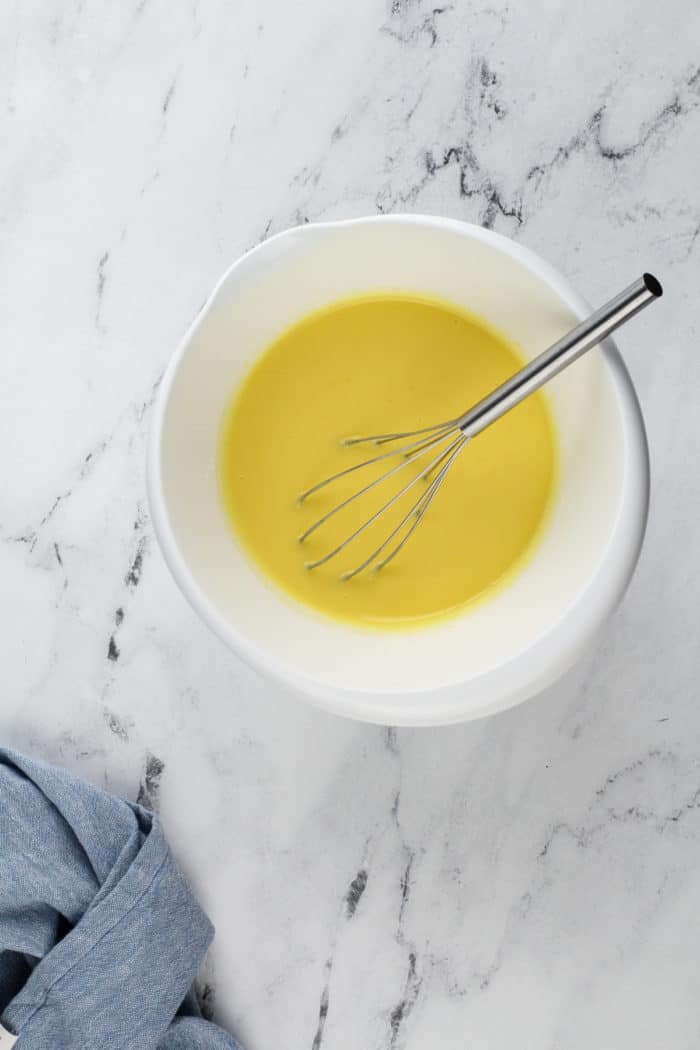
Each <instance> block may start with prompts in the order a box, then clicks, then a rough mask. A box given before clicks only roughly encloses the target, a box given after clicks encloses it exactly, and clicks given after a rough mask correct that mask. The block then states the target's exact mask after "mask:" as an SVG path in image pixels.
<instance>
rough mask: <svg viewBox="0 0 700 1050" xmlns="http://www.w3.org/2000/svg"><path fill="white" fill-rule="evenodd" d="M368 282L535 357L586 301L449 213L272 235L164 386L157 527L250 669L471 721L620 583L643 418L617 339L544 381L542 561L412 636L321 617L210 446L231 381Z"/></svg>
mask: <svg viewBox="0 0 700 1050" xmlns="http://www.w3.org/2000/svg"><path fill="white" fill-rule="evenodd" d="M373 290H382V291H387V290H401V291H411V290H412V291H415V292H419V293H428V294H434V295H436V296H439V297H441V298H444V299H449V300H452V301H453V302H455V303H457V304H460V305H462V306H465V307H467V308H469V309H470V310H473V311H475V312H476V313H478V314H481V315H482V316H483V317H485V318H486V319H487V320H489V321H491V322H492V323H493V324H494V325H495V326H496V327H497V328H499V329H501V330H502V331H503V332H505V333H506V335H508V336H509V337H510V338H511V339H513V340H514V341H515V342H516V343H518V344H519V345H520V347H521V348H522V350H523V353H524V355H525V356H526V357H528V358H531V357H534V356H535V355H536V354H537V353H539V352H540V351H541V350H542V349H544V348H545V347H546V346H548V345H549V344H550V343H552V342H553V341H554V340H555V339H557V338H559V337H560V336H561V335H562V334H563V333H564V332H565V331H567V330H568V329H569V328H570V327H571V326H572V325H573V324H574V323H575V322H576V320H577V319H580V318H583V317H584V316H585V315H586V314H587V313H588V312H589V307H588V304H587V303H586V302H585V301H584V300H583V299H581V297H580V296H578V295H577V294H576V292H575V291H574V290H573V289H572V288H571V287H570V285H569V284H568V283H567V281H566V280H565V279H564V278H563V277H562V276H561V275H560V274H559V273H557V272H556V270H554V269H553V268H552V267H551V266H549V265H547V263H545V262H543V261H542V260H541V259H539V258H538V257H537V256H536V255H534V254H533V253H532V252H530V251H527V250H526V249H525V248H522V247H521V246H520V245H517V244H515V243H513V242H512V241H510V240H508V239H507V238H505V237H501V236H499V235H498V234H495V233H492V232H490V231H488V230H483V229H481V228H480V227H476V226H470V225H467V224H465V223H461V222H456V221H452V220H449V219H440V218H432V217H428V216H406V215H397V216H386V217H384V216H382V217H374V218H366V219H356V220H353V221H350V222H335V223H324V224H321V225H311V226H303V227H299V228H296V229H292V230H288V231H287V232H285V233H282V234H279V235H278V236H276V237H272V238H271V239H270V240H268V241H265V242H264V243H263V244H261V245H259V246H258V247H257V248H254V249H253V250H252V251H250V252H248V253H247V254H246V255H244V256H243V257H242V258H241V259H239V260H238V262H236V263H234V265H233V266H232V267H231V268H230V269H229V270H228V271H227V273H226V274H225V275H224V277H223V278H222V279H221V281H220V282H219V284H218V285H217V287H216V288H215V289H214V291H213V293H212V295H211V297H210V299H209V301H208V302H207V304H206V306H205V307H204V308H203V310H202V311H201V313H200V315H199V317H198V318H197V320H196V321H195V323H194V324H193V325H192V327H191V329H190V331H189V332H188V333H187V335H186V336H185V338H184V339H183V341H182V343H181V344H180V346H179V347H178V349H177V351H176V352H175V355H174V357H173V359H172V361H171V363H170V365H169V367H168V370H167V372H166V374H165V376H164V379H163V382H162V383H161V386H160V390H159V392H158V398H157V402H156V405H155V413H154V420H153V431H152V439H151V445H150V451H149V471H148V476H149V490H150V502H151V512H152V516H153V523H154V526H155V530H156V534H157V536H158V540H159V542H160V545H161V548H162V550H163V554H164V556H165V558H166V561H167V563H168V565H169V566H170V569H171V571H172V573H173V576H174V577H175V579H176V581H177V582H178V584H179V585H180V587H181V588H182V590H183V592H184V593H185V595H186V596H187V598H188V599H189V601H190V602H191V603H192V605H193V606H194V608H195V609H196V610H197V612H198V613H199V614H200V616H202V618H203V619H204V620H205V621H206V623H208V624H209V626H210V627H211V628H212V629H213V630H214V631H216V633H217V634H218V635H219V636H220V637H221V638H222V639H223V640H224V641H225V642H226V643H227V645H229V646H230V647H231V648H232V649H233V650H234V651H235V652H236V653H238V655H239V656H241V657H242V658H243V659H244V660H246V661H248V662H249V663H251V664H252V665H254V666H255V667H257V668H259V669H260V670H262V671H264V672H265V673H267V674H269V675H272V676H274V677H275V678H277V679H281V680H282V681H284V682H286V683H287V684H288V685H290V686H292V687H293V688H294V689H295V690H296V691H297V692H298V693H300V694H301V695H303V696H304V697H306V698H307V699H309V700H312V701H313V702H315V703H317V704H319V705H321V706H322V707H325V708H327V709H328V710H330V711H334V712H336V713H337V714H341V715H346V716H349V717H353V718H359V719H363V720H366V721H371V722H380V723H385V724H391V725H431V724H439V723H449V722H460V721H465V720H467V719H471V718H476V717H479V716H481V715H486V714H490V713H492V712H494V711H498V710H500V709H502V708H506V707H508V706H510V705H512V704H516V703H518V702H519V701H521V700H524V699H526V698H527V697H529V696H532V695H533V694H534V693H537V692H538V691H539V690H541V689H542V688H544V686H546V685H548V684H549V683H551V682H552V681H553V680H554V679H555V678H557V676H559V675H560V674H561V673H562V672H563V671H564V670H566V668H568V667H569V666H570V664H571V663H573V661H574V660H575V659H576V658H577V657H578V656H579V655H580V654H581V653H582V652H583V650H584V649H585V648H586V647H587V646H588V645H589V644H590V643H591V641H592V639H593V637H594V635H595V634H596V632H597V631H598V629H599V628H600V626H601V625H602V623H603V622H604V621H605V619H606V617H608V616H609V614H610V613H611V611H612V610H613V609H614V607H615V605H616V604H617V602H618V601H619V599H620V598H621V596H622V594H623V592H624V590H625V588H626V586H627V583H628V582H629V579H630V577H631V575H632V572H633V569H634V566H635V563H636V561H637V557H638V555H639V550H640V547H641V543H642V537H643V534H644V527H645V523H646V516H647V504H648V488H649V466H648V456H647V446H646V439H645V434H644V426H643V422H642V417H641V414H640V410H639V405H638V403H637V399H636V397H635V393H634V390H633V388H632V384H631V382H630V378H629V375H628V374H627V371H626V369H625V366H624V364H623V362H622V360H621V358H620V356H619V354H618V351H617V350H616V348H615V346H614V344H613V343H612V341H611V340H609V339H608V340H607V341H606V343H605V345H604V346H603V348H602V350H594V351H592V352H591V353H590V354H587V355H586V356H585V357H583V358H581V360H580V361H578V362H577V363H576V364H575V365H574V366H573V367H572V368H570V369H568V370H567V371H566V372H564V373H563V374H562V375H561V376H559V377H558V378H556V379H555V380H554V381H553V382H552V383H551V384H549V387H548V391H549V397H550V399H551V405H552V408H553V412H554V415H555V418H556V424H557V428H558V431H559V443H560V453H561V480H560V485H559V489H558V492H557V496H556V504H555V506H554V509H553V511H552V513H551V515H550V518H549V523H548V526H547V528H546V530H545V532H544V534H543V536H542V538H541V540H540V542H539V545H538V547H537V550H536V552H535V554H534V556H533V557H532V558H531V559H530V560H529V562H528V563H527V565H526V567H525V568H524V570H523V571H522V572H521V573H520V575H518V576H517V577H516V578H515V579H514V580H513V582H512V583H511V584H510V585H509V586H508V587H507V588H504V589H502V590H500V591H498V592H497V593H496V595H495V596H494V597H493V598H492V599H490V600H489V601H487V602H482V603H480V604H477V605H476V606H475V607H474V609H473V610H469V609H468V610H467V611H465V613H463V614H461V615H459V616H456V617H455V618H453V619H451V620H447V621H445V622H442V623H438V624H436V625H434V626H430V627H423V628H420V629H417V630H411V631H398V632H394V633H392V632H373V631H371V630H362V629H355V628H352V627H350V626H348V625H345V624H342V623H336V622H334V621H332V620H330V619H325V618H323V617H320V616H319V615H317V614H315V613H314V612H312V611H310V610H307V609H305V608H304V607H303V606H301V605H297V604H296V603H295V602H293V601H292V600H291V599H289V598H287V597H286V596H284V595H283V594H281V593H280V592H279V591H278V590H277V589H276V587H275V586H274V585H272V584H271V583H269V582H268V581H266V580H265V579H264V578H263V577H262V576H261V575H260V574H259V572H258V571H257V569H255V568H253V567H252V566H251V564H250V562H249V561H248V559H247V557H246V555H245V553H244V552H243V551H242V550H241V548H240V546H239V544H238V542H237V540H236V537H235V536H234V535H233V534H232V530H231V527H230V525H229V522H228V521H227V519H226V517H225V514H224V510H223V507H222V502H221V499H220V495H219V492H218V488H217V478H216V469H215V460H216V454H217V443H218V439H219V432H220V427H221V421H222V415H223V413H224V411H225V409H226V408H227V406H228V405H229V403H230V401H231V398H232V395H233V394H234V392H235V390H236V388H237V387H238V386H239V384H240V383H241V381H242V379H243V378H244V376H245V374H246V372H247V370H248V369H249V368H250V366H251V364H252V363H253V362H254V361H255V360H256V358H257V357H258V356H259V355H260V354H261V353H262V352H263V351H264V350H265V348H266V347H267V346H268V345H269V343H270V342H271V341H272V340H273V339H274V338H275V337H276V336H277V335H279V334H280V333H281V332H282V331H283V330H284V329H285V328H287V327H288V326H289V325H290V324H291V323H292V322H293V321H295V320H297V319H298V318H300V317H302V316H303V315H304V314H307V313H308V312H309V311H312V310H315V309H316V308H318V307H320V306H321V305H323V304H325V303H328V302H331V301H333V300H335V299H339V298H342V297H345V296H350V295H356V294H360V293H363V292H368V291H373ZM612 291H615V289H611V292H612ZM260 411H261V412H264V411H265V406H264V405H261V406H260ZM299 411H300V412H313V405H300V406H299ZM408 422H410V421H408ZM379 423H381V420H380V421H379ZM271 425H273V424H272V422H271ZM330 436H331V437H332V435H330ZM280 440H284V435H280ZM467 454H468V453H467Z"/></svg>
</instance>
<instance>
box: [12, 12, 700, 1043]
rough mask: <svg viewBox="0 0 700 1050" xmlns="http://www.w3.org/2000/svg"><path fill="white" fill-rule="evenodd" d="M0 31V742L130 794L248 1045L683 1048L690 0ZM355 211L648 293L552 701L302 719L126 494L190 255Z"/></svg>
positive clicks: (205, 274) (690, 458) (696, 164)
mask: <svg viewBox="0 0 700 1050" xmlns="http://www.w3.org/2000/svg"><path fill="white" fill-rule="evenodd" d="M0 25H1V28H2V31H1V32H0V76H1V77H2V85H1V89H0V91H1V94H0V99H1V126H0V139H1V141H2V143H3V149H2V180H1V186H0V193H1V196H0V222H1V224H2V225H1V227H0V234H1V236H0V256H1V261H0V289H1V291H0V324H1V330H0V352H1V354H2V383H1V384H0V480H1V483H2V496H1V512H0V639H1V643H0V645H1V649H0V660H1V664H0V671H1V673H2V678H1V693H0V734H1V737H2V739H3V740H4V741H5V742H6V743H10V744H13V745H15V746H18V747H20V748H22V749H24V750H26V751H28V752H30V753H31V754H34V755H40V756H45V757H48V758H50V759H52V760H54V761H57V762H59V763H62V764H63V765H65V766H67V767H69V768H71V769H73V770H76V771H78V772H80V773H81V774H83V775H85V776H87V777H89V778H90V779H92V780H93V781H94V782H96V783H98V784H101V785H104V786H106V787H107V788H109V789H111V790H113V791H116V792H120V793H124V794H125V795H127V796H129V797H132V798H135V797H136V796H137V794H138V793H139V789H140V786H141V797H142V798H144V797H145V799H146V800H147V801H148V800H150V801H151V802H153V803H154V804H156V805H158V806H159V808H160V811H161V813H162V816H163V820H164V822H165V825H166V828H167V831H168V834H169V836H170V839H171V841H172V844H173V847H174V849H175V851H176V853H177V854H178V856H179V857H180V859H181V861H182V863H183V865H184V867H185V868H186V870H187V871H188V873H189V874H190V876H191V878H192V880H193V882H194V884H195V886H196V888H197V890H198V892H199V894H200V895H201V897H202V899H203V901H204V903H205V904H206V906H207V908H208V910H209V911H210V913H211V915H212V917H213V919H214V921H215V923H216V925H217V929H218V935H217V940H216V945H215V948H214V950H213V952H212V956H211V959H210V962H209V964H208V969H207V973H206V975H205V978H204V979H205V981H206V982H208V985H209V987H208V988H207V1000H208V1003H209V1005H211V1004H212V1002H213V1004H214V1009H215V1013H216V1015H217V1017H218V1018H219V1019H220V1020H222V1021H223V1022H225V1023H226V1024H228V1025H229V1026H230V1027H231V1030H232V1031H233V1032H234V1033H235V1034H236V1035H237V1036H238V1037H239V1038H240V1039H241V1040H242V1041H243V1042H244V1043H245V1045H246V1047H247V1050H263V1048H267V1047H270V1046H285V1047H286V1048H289V1050H297V1048H300V1050H301V1048H304V1050H319V1048H321V1047H322V1048H324V1050H345V1048H348V1050H349V1048H353V1050H355V1048H359V1047H361V1048H363V1050H364V1048H368V1050H372V1048H395V1050H401V1048H406V1050H432V1048H436V1047H440V1050H453V1048H454V1050H458V1048H459V1050H461V1048H463V1047H464V1046H474V1047H489V1048H497V1050H501V1048H503V1050H505V1048H510V1047H512V1046H516V1045H517V1046H518V1047H519V1048H520V1050H530V1048H532V1050H559V1048H562V1050H563V1048H566V1050H583V1048H588V1047H594V1048H596V1050H606V1048H608V1047H609V1048H613V1047H615V1048H617V1047H621V1046H625V1047H634V1048H635V1050H646V1048H657V1047H658V1048H662V1047H663V1048H666V1047H673V1050H684V1048H691V1047H693V1048H696V1047H697V1046H698V1045H700V1007H699V1006H698V1001H699V995H698V993H699V992H700V969H699V967H698V951H699V948H700V908H699V907H698V905H699V902H700V742H699V740H698V733H699V731H700V707H699V705H698V669H699V663H700V658H699V656H700V654H699V648H700V646H699V638H698V634H699V632H698V621H699V619H700V618H699V615H698V598H699V597H700V548H699V546H698V521H699V520H700V496H699V487H698V462H700V411H698V398H699V395H700V352H699V349H698V321H697V305H696V303H697V289H698V277H699V276H700V274H699V271H698V259H699V258H700V188H699V182H698V171H699V170H700V58H698V41H699V40H700V13H699V9H698V8H697V5H696V4H694V3H691V2H689V0H671V2H669V3H667V4H665V5H659V4H657V3H652V2H649V0H643V2H638V3H634V4H633V3H631V2H614V3H611V2H610V0H608V2H606V3H603V2H597V0H595V2H591V3H588V4H579V5H576V4H569V3H564V2H563V0H561V2H559V3H556V2H554V0H537V2H536V3H534V2H529V3H527V4H526V3H518V4H516V3H513V2H512V0H511V3H510V4H504V3H501V2H500V0H495V2H492V3H490V4H489V5H488V6H480V5H477V4H474V3H471V2H466V0H455V2H453V3H449V2H447V3H445V4H443V5H442V6H440V7H434V6H433V3H432V2H431V3H423V2H419V0H413V2H411V0H394V2H393V3H390V2H387V3H382V2H376V0H375V2H370V0H357V2H355V3H353V4H349V5H348V4H343V5H340V4H328V3H324V2H322V0H305V2H304V3H303V4H290V3H286V2H284V0H260V2H258V3H254V4H253V3H243V0H238V2H236V3H224V2H223V0H221V2H215V0H201V2H197V0H192V2H190V3H177V4H175V3H167V2H166V0H138V2H136V0H130V2H125V3H120V4H109V3H107V2H105V0H101V2H98V0H79V2H78V0H74V2H65V3H63V4H59V5H55V4H50V3H47V2H41V3H40V2H36V0H31V2H30V0H16V2H14V3H13V2H8V3H6V4H4V5H3V9H2V14H1V15H0ZM378 210H381V211H391V210H408V211H423V212H436V213H440V214H445V215H452V216H455V217H457V218H465V219H469V220H471V221H476V222H482V223H485V224H487V225H489V226H492V227H493V228H494V229H496V230H499V231H501V232H503V233H506V234H509V235H510V236H513V237H515V238H516V239H518V240H519V241H521V242H522V243H524V244H527V245H529V246H530V247H532V248H534V249H535V250H537V251H539V252H540V253H541V254H542V255H544V256H545V257H547V258H548V259H550V260H551V261H552V262H553V263H555V264H556V265H558V266H560V267H561V269H562V270H563V271H564V272H565V273H566V274H567V275H568V276H569V277H570V278H571V279H572V280H573V282H574V283H575V284H576V285H577V287H578V288H579V290H580V291H581V292H582V293H583V294H584V295H586V296H587V297H588V298H589V299H590V300H591V301H593V302H599V301H602V300H603V298H604V297H606V296H607V295H609V294H610V293H612V292H614V291H617V289H618V288H619V287H620V286H622V285H623V284H624V283H626V282H627V281H628V280H631V279H632V278H634V277H635V276H637V274H638V272H639V271H641V270H642V269H650V270H652V271H654V272H658V275H659V276H660V277H661V278H662V280H663V281H664V283H665V286H666V293H667V294H666V297H665V299H664V300H663V303H662V304H661V305H659V306H658V307H655V308H654V310H652V311H649V313H648V314H645V316H644V320H643V321H641V320H640V321H638V322H637V323H636V324H635V326H634V327H630V329H629V330H627V331H625V332H624V333H622V334H621V335H620V337H619V340H618V342H619V345H620V347H621V349H622V350H623V352H624V353H625V354H626V356H627V360H628V362H629V366H630V369H631V371H632V374H633V377H634V379H635V381H636V383H637V386H638V390H639V394H640V398H641V401H642V404H643V407H644V411H645V415H646V419H647V423H648V429H649V438H650V445H651V454H652V469H653V491H652V507H651V517H650V522H649V530H648V535H647V541H646V546H645V550H644V554H643V556H642V560H641V563H640V567H639V570H638V573H637V575H636V577H635V580H634V582H633V585H632V587H631V589H630V592H629V594H628V596H627V598H626V599H625V601H624V603H623V605H622V607H621V608H620V610H619V612H618V613H617V615H616V616H615V618H614V619H613V621H612V622H611V623H610V625H609V628H608V630H607V632H606V634H605V637H604V638H603V639H602V641H601V644H600V645H599V646H598V648H597V650H596V651H595V653H593V654H592V655H591V656H590V658H588V659H587V660H586V661H585V662H583V663H582V664H580V665H579V666H578V667H577V668H576V669H575V670H574V671H573V672H572V673H570V674H569V675H568V676H567V677H566V678H565V679H564V680H563V681H561V682H560V683H559V684H558V685H557V686H556V687H554V688H552V689H551V690H549V691H548V693H547V694H545V695H544V696H542V697H540V698H538V699H536V700H534V701H532V702H531V703H529V704H527V705H525V706H524V707H521V708H518V709H516V710H514V711H512V712H509V713H507V714H505V715H502V716H499V717H497V718H494V719H491V720H488V721H484V722H481V723H476V724H472V725H468V726H465V727H461V728H457V729H449V730H435V731H424V730H420V731H396V732H394V731H391V730H382V729H378V728H372V727H367V726H362V725H355V724H351V723H346V722H343V721H340V720H335V719H333V718H331V717H328V716H325V715H322V714H320V713H317V712H316V711H314V710H312V709H310V708H309V709H307V708H306V707H305V706H302V705H300V704H299V703H298V702H297V701H295V700H292V699H291V698H290V697H288V696H286V695H285V694H284V693H283V692H282V691H281V690H280V689H279V688H278V687H276V686H272V685H270V684H269V683H268V682H266V681H264V680H262V679H261V678H259V677H258V676H257V675H256V674H254V673H253V672H252V671H250V670H248V669H247V668H246V667H244V666H242V665H241V664H240V663H239V662H238V661H237V660H236V658H235V657H233V656H232V655H230V654H229V653H228V652H227V651H226V650H225V649H224V648H223V647H222V646H221V645H220V644H219V643H218V642H217V641H216V640H215V639H214V638H212V637H211V636H210V635H209V634H208V633H207V631H206V630H205V628H204V627H203V626H202V625H201V624H200V623H199V622H198V620H197V619H196V618H195V616H194V614H193V613H192V612H191V611H190V609H189V608H188V607H187V606H186V604H185V602H184V600H183V599H182V598H181V597H180V595H179V593H178V592H177V590H176V589H175V587H174V585H173V583H172V582H171V580H170V578H169V576H168V574H167V571H166V569H165V566H164V564H163V562H162V560H161V558H160V555H159V553H158V551H157V549H156V548H155V545H154V541H153V538H152V533H151V529H150V525H149V520H148V511H147V507H146V503H145V494H144V451H145V440H146V435H147V431H148V424H149V408H150V405H151V402H152V398H153V393H154V388H155V386H156V384H157V382H158V379H159V377H160V375H161V374H162V371H163V368H164V367H165V364H166V362H167V360H168V357H169V354H170V353H171V351H172V349H173V347H174V345H175V343H176V341H177V340H178V338H179V337H180V335H181V334H182V332H183V331H184V329H185V327H186V326H187V325H188V323H189V322H190V321H191V319H192V317H193V316H194V315H195V313H196V311H197V310H198V308H199V307H200V305H201V304H202V302H203V300H204V298H205V297H206V295H207V293H208V292H209V290H210V288H211V286H212V285H213V283H214V281H215V279H216V278H217V277H218V276H219V274H220V273H221V271H222V270H223V269H224V268H225V267H226V265H227V264H228V263H229V262H231V261H232V259H233V258H235V257H236V256H237V255H238V254H239V253H240V252H241V251H242V250H243V249H245V248H247V247H249V246H250V245H252V244H254V243H256V242H257V241H258V240H260V239H261V238H262V237H263V236H264V235H265V234H266V233H269V232H273V231H276V230H280V229H282V228H284V227H286V226H288V225H290V224H293V223H296V222H299V221H304V220H306V219H307V218H308V219H309V220H311V221H313V220H317V219H323V218H337V217H345V216H353V215H360V214H366V213H372V212H376V211H378ZM591 425H592V426H594V425H595V421H594V420H592V421H591ZM365 878H366V883H365ZM353 882H354V885H355V889H356V891H357V892H356V894H355V895H356V896H357V893H358V892H359V891H362V892H361V893H360V894H359V902H358V903H357V906H356V908H355V910H354V911H353V907H352V904H349V903H348V900H349V899H350V898H349V897H348V894H349V892H350V889H351V886H352V884H353ZM363 886H364V890H363ZM351 897H352V893H351Z"/></svg>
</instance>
